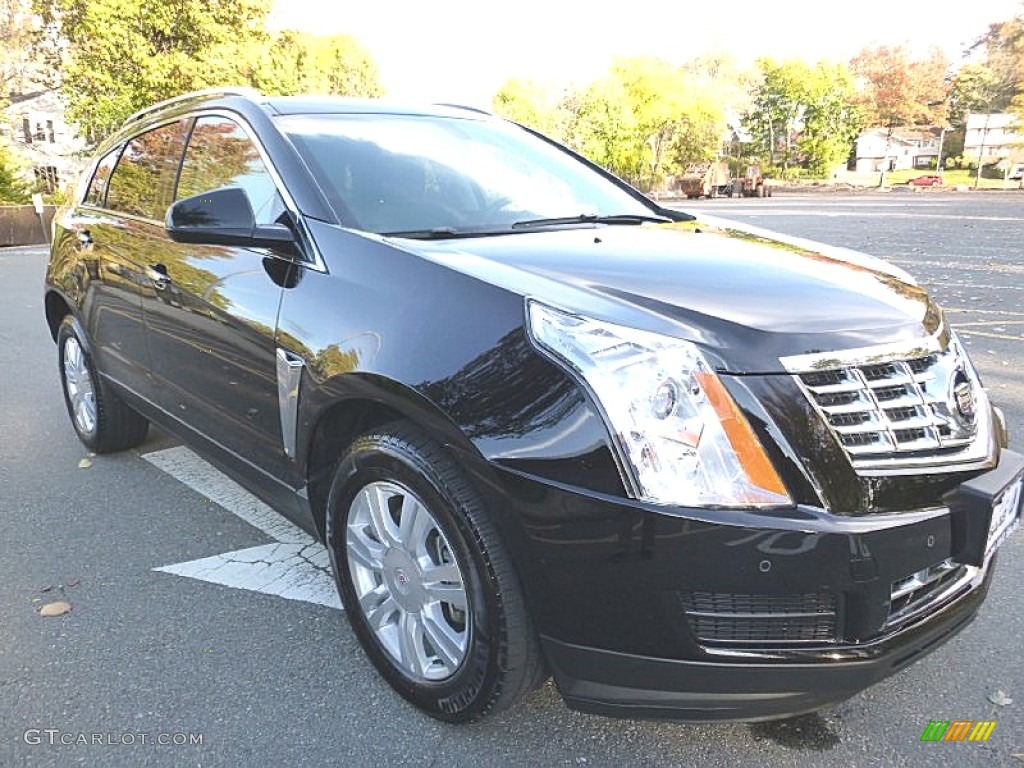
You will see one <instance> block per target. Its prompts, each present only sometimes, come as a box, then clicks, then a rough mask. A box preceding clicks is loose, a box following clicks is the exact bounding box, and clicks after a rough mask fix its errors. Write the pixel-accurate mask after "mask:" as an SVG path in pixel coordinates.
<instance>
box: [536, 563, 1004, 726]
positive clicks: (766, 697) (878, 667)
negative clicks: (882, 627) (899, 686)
mask: <svg viewBox="0 0 1024 768" xmlns="http://www.w3.org/2000/svg"><path fill="white" fill-rule="evenodd" d="M991 573H992V569H991V568H989V569H988V572H987V574H986V576H985V578H984V579H983V580H982V581H981V583H980V584H979V585H978V586H977V587H976V588H974V589H972V590H971V591H970V592H969V593H968V594H966V595H965V596H964V597H963V598H961V599H960V600H959V601H957V602H955V603H953V604H951V605H947V606H946V607H945V608H943V609H941V610H939V611H938V612H937V613H935V614H933V615H931V616H929V618H928V620H927V621H925V622H922V623H921V624H919V625H917V626H914V627H909V628H906V629H903V630H901V631H899V632H896V633H895V634H893V635H891V636H889V637H886V638H885V639H883V640H879V641H876V642H870V643H864V644H862V645H859V646H856V647H850V646H846V647H841V646H840V647H835V648H832V649H829V650H820V651H810V650H808V651H805V652H798V653H795V654H787V653H786V652H776V653H774V654H758V653H750V654H749V656H748V657H747V658H736V659H735V660H732V661H726V660H718V659H716V660H714V661H706V660H675V659H657V658H650V657H645V656H632V655H629V654H624V653H615V652H612V651H602V650H597V649H594V648H585V647H581V646H576V645H569V644H567V643H561V642H559V641H557V640H554V639H552V638H543V647H544V652H545V654H546V656H547V660H548V664H549V665H550V667H551V669H552V672H553V674H554V677H555V681H556V682H557V684H558V688H559V690H560V691H561V693H562V696H563V697H564V699H565V702H566V704H567V705H568V706H570V707H571V708H573V709H578V710H580V711H583V712H591V713H594V714H600V715H608V716H612V717H630V718H671V719H676V720H692V721H706V720H717V721H742V722H752V721H757V720H771V719H776V718H782V717H792V716H794V715H799V714H803V713H806V712H813V711H815V710H817V709H820V708H822V707H824V706H826V705H828V704H833V703H835V702H839V701H842V700H844V699H847V698H849V697H850V696H853V695H854V694H856V693H858V692H859V691H862V690H864V689H865V688H867V687H868V686H870V685H873V684H874V683H876V682H878V681H879V680H882V679H884V678H886V677H888V676H889V675H892V674H895V673H896V672H898V671H899V670H900V669H902V668H903V667H905V666H907V665H908V664H910V663H911V662H913V661H916V660H917V659H919V658H921V657H923V656H924V655H925V654H927V653H929V652H930V651H932V650H934V649H935V648H938V647H939V646H940V645H942V644H943V643H944V642H946V640H948V639H950V638H951V637H953V635H955V634H956V633H957V632H959V631H960V630H961V629H963V628H964V627H966V626H967V625H968V624H970V622H971V621H972V620H973V619H974V617H975V615H976V613H977V610H978V607H979V606H980V605H981V603H982V601H983V600H984V599H985V595H986V594H987V592H988V584H989V581H990V579H991ZM790 655H792V656H793V657H794V658H792V659H791V658H787V657H788V656H790ZM773 657H774V658H773ZM800 659H804V660H800Z"/></svg>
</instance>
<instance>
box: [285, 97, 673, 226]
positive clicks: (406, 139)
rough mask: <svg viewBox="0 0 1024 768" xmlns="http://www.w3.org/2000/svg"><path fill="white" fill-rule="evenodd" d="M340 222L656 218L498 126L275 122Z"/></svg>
mask: <svg viewBox="0 0 1024 768" xmlns="http://www.w3.org/2000/svg"><path fill="white" fill-rule="evenodd" d="M277 120H278V122H279V125H280V126H281V128H282V129H283V130H284V131H285V133H287V134H288V135H289V136H290V137H291V139H292V141H293V142H294V144H295V145H296V146H297V147H298V150H299V152H300V153H301V154H302V155H303V157H304V159H305V160H306V162H307V164H308V165H309V166H310V168H311V169H312V170H313V173H314V175H316V176H317V177H318V178H317V180H318V181H319V183H320V185H321V186H322V187H323V188H324V190H325V191H326V192H327V194H328V195H329V196H331V197H332V198H333V200H332V202H333V203H334V204H335V206H337V207H338V209H339V211H340V212H341V215H342V218H343V223H344V224H346V225H347V226H352V227H354V228H357V229H362V230H366V231H368V232H376V233H379V234H405V235H407V236H412V237H417V236H419V237H425V236H431V235H434V236H437V235H441V236H444V235H456V234H458V233H473V232H476V233H485V232H490V231H510V230H511V229H512V226H513V225H514V224H522V223H524V222H526V223H529V222H535V221H536V220H546V219H565V221H561V222H552V224H558V223H561V224H567V223H572V222H571V220H579V221H581V222H582V221H588V220H594V219H595V218H596V219H600V218H602V217H606V216H612V217H615V216H619V217H624V218H625V217H630V216H633V217H651V216H652V215H653V214H654V211H652V210H651V209H650V208H648V207H647V206H645V205H643V204H642V203H641V202H640V201H638V200H637V199H636V198H634V197H632V196H631V195H630V194H629V193H627V192H626V191H624V190H622V189H620V188H619V187H617V186H616V185H615V184H613V183H612V182H610V181H608V180H607V179H605V178H603V177H602V176H601V175H600V174H598V173H595V172H594V171H593V170H591V169H590V168H588V167H587V166H585V165H584V164H583V163H580V162H579V161H577V160H575V159H574V158H573V157H572V156H571V155H569V154H567V153H565V152H562V151H561V150H559V149H558V148H556V147H553V146H551V145H550V144H548V143H547V142H545V141H543V140H541V139H539V138H537V137H536V136H533V135H532V134H530V133H529V132H527V131H525V130H523V129H522V128H519V127H518V126H515V125H512V124H511V123H506V122H504V121H499V120H480V119H463V118H457V117H436V116H418V115H386V114H372V115H368V114H358V115H351V114H330V115H288V116H282V117H279V118H277Z"/></svg>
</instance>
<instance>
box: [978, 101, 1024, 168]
mask: <svg viewBox="0 0 1024 768" xmlns="http://www.w3.org/2000/svg"><path fill="white" fill-rule="evenodd" d="M964 158H966V159H968V160H978V159H979V158H980V159H981V162H982V165H989V164H991V163H994V162H996V161H998V160H1001V159H1003V158H1009V159H1010V160H1015V161H1022V160H1024V119H1022V118H1021V117H1020V116H1019V115H1015V114H1012V113H1010V112H994V113H992V114H973V113H972V114H968V115H967V130H966V133H965V134H964Z"/></svg>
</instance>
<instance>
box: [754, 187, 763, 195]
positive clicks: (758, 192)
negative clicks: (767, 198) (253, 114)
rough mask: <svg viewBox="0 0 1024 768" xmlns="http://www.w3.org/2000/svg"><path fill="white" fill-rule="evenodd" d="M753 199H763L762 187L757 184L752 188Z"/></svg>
mask: <svg viewBox="0 0 1024 768" xmlns="http://www.w3.org/2000/svg"><path fill="white" fill-rule="evenodd" d="M754 197H764V185H763V184H758V185H757V186H756V187H755V188H754Z"/></svg>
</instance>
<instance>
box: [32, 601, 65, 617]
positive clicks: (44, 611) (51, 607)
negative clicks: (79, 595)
mask: <svg viewBox="0 0 1024 768" xmlns="http://www.w3.org/2000/svg"><path fill="white" fill-rule="evenodd" d="M70 610H71V603H68V602H66V601H64V600H58V601H57V602H55V603H47V604H46V605H44V606H43V607H42V608H40V609H39V615H40V616H63V615H64V614H65V613H67V612H68V611H70Z"/></svg>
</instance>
